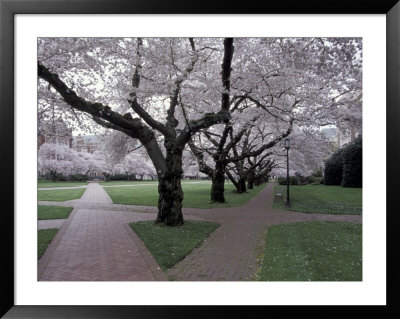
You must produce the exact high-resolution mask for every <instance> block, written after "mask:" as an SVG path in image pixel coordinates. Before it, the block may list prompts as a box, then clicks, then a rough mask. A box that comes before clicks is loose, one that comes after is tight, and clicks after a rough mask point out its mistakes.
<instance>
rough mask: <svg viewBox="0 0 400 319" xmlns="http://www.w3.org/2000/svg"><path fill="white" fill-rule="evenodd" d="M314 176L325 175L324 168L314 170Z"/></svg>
mask: <svg viewBox="0 0 400 319" xmlns="http://www.w3.org/2000/svg"><path fill="white" fill-rule="evenodd" d="M311 176H312V177H323V175H322V169H320V168H319V169H317V170H316V171H314V172H313V173H312V175H311Z"/></svg>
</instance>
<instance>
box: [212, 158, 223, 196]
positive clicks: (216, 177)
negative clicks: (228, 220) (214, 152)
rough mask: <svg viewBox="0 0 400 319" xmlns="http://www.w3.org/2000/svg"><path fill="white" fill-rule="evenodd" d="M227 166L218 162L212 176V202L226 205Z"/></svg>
mask: <svg viewBox="0 0 400 319" xmlns="http://www.w3.org/2000/svg"><path fill="white" fill-rule="evenodd" d="M224 184H225V164H224V163H220V162H217V163H216V165H215V170H214V173H213V175H212V185H211V201H213V202H218V203H225V195H224V192H225V185H224Z"/></svg>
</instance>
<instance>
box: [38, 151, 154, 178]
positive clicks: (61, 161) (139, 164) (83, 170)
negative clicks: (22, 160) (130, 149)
mask: <svg viewBox="0 0 400 319" xmlns="http://www.w3.org/2000/svg"><path fill="white" fill-rule="evenodd" d="M38 170H39V172H41V175H47V176H49V177H50V178H51V179H52V180H53V181H56V180H57V179H59V178H60V177H61V178H67V179H71V178H81V179H82V180H88V179H90V176H91V175H92V174H93V173H95V174H96V176H99V173H100V174H101V175H103V176H104V178H105V180H107V181H108V180H110V179H111V177H112V176H113V175H115V174H120V175H126V176H127V177H130V176H134V177H135V178H140V179H143V176H147V177H150V178H154V177H155V176H156V173H155V170H154V168H153V166H152V165H151V164H150V163H149V161H147V160H146V156H145V155H144V156H143V155H142V154H137V153H133V154H127V155H126V156H124V157H123V158H119V159H118V160H116V159H115V158H110V156H109V153H106V152H105V151H104V149H100V150H99V151H96V152H95V153H93V154H92V153H88V152H85V151H82V152H77V151H75V150H74V149H72V148H70V147H68V146H66V145H60V144H54V143H44V144H42V145H41V146H40V148H39V151H38Z"/></svg>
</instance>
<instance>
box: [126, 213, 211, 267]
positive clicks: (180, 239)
mask: <svg viewBox="0 0 400 319" xmlns="http://www.w3.org/2000/svg"><path fill="white" fill-rule="evenodd" d="M129 225H130V226H131V228H132V229H133V230H134V231H135V232H136V234H137V235H138V236H139V238H140V239H141V240H142V241H143V243H144V244H145V245H146V247H147V248H148V249H149V251H150V252H151V254H152V255H153V257H154V259H155V260H156V261H157V263H158V264H159V266H160V267H161V269H162V270H164V271H166V270H167V269H170V268H171V267H172V266H173V265H175V264H176V263H177V262H179V261H181V260H182V259H183V258H185V256H186V255H188V254H189V253H190V252H191V251H192V250H193V249H194V248H196V247H198V246H200V244H201V243H202V242H203V240H204V239H205V238H207V237H208V235H209V234H210V233H211V232H213V231H214V230H215V229H216V228H218V227H219V224H217V223H211V222H203V221H193V220H191V221H188V220H186V221H185V224H184V225H183V226H176V227H167V226H165V225H156V224H154V221H141V222H135V223H130V224H129Z"/></svg>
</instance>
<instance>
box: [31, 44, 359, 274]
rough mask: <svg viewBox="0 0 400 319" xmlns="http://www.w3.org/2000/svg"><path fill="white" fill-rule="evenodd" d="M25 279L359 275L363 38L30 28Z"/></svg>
mask: <svg viewBox="0 0 400 319" xmlns="http://www.w3.org/2000/svg"><path fill="white" fill-rule="evenodd" d="M37 60H38V61H37V70H38V71H37V72H38V74H37V77H38V91H37V97H38V101H37V105H38V109H37V114H38V116H37V120H38V126H37V128H38V132H37V134H38V135H37V137H38V143H37V154H38V157H37V170H38V171H37V177H38V184H37V185H38V191H37V194H38V195H37V196H38V243H37V244H38V280H39V281H153V280H155V281H167V280H168V281H362V144H363V143H362V114H363V112H362V105H363V91H362V89H363V87H362V65H363V41H362V39H361V38H351V37H347V38H331V37H327V38H323V37H321V38H317V37H315V38H314V37H313V38H311V37H305V38H295V37H293V38H292V37H283V38H240V37H239V38H197V37H195V38H182V37H174V38H161V37H160V38H116V37H104V38H103V37H96V38H89V37H87V38H83V37H82V38H78V37H77V38H75V37H74V38H68V37H39V38H38V39H37Z"/></svg>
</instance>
